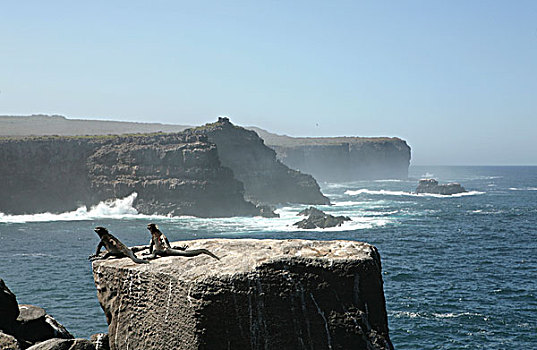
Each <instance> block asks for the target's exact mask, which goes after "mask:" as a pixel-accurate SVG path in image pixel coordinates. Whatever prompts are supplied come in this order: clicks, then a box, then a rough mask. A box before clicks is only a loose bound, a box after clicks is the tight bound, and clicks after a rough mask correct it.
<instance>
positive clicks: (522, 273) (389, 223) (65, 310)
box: [0, 166, 537, 349]
mask: <svg viewBox="0 0 537 350" xmlns="http://www.w3.org/2000/svg"><path fill="white" fill-rule="evenodd" d="M423 177H429V178H436V179H437V180H439V181H440V182H441V183H446V182H459V183H461V184H462V185H463V186H464V187H466V189H467V190H469V192H468V193H466V194H463V195H454V196H439V195H416V194H413V193H411V192H412V191H414V190H415V188H416V186H417V182H418V179H419V178H423ZM320 185H321V187H322V191H323V193H325V194H326V195H327V196H328V197H329V198H330V200H331V201H332V203H333V205H331V206H319V208H320V209H322V210H324V211H326V212H329V213H331V214H334V215H347V216H350V217H351V218H352V220H353V221H351V222H348V223H346V224H345V225H344V226H342V227H339V228H335V229H329V230H326V231H320V230H317V231H315V230H297V229H295V228H294V227H293V226H292V223H294V222H296V221H298V220H299V219H300V218H297V217H296V214H297V213H298V211H300V210H301V209H303V208H304V206H290V207H281V208H278V210H277V211H278V212H279V213H280V215H281V217H280V218H275V219H266V218H230V219H199V218H192V217H176V218H169V217H160V216H144V215H139V214H137V213H136V211H135V210H134V209H133V208H132V201H133V200H134V198H135V196H136V194H133V195H131V196H129V197H127V198H121V199H117V200H115V201H113V202H108V203H101V204H100V205H98V206H96V207H94V208H79V209H78V210H77V211H73V212H69V213H63V214H46V213H44V214H38V215H23V216H9V215H4V214H0V278H3V279H4V280H5V282H6V284H7V285H8V287H9V288H10V289H11V290H12V291H13V292H14V293H15V294H16V295H17V299H18V301H19V303H27V304H34V305H39V306H42V307H44V308H45V309H46V310H47V312H48V313H49V314H51V315H52V316H54V317H55V318H56V319H57V320H58V321H60V322H61V323H62V324H64V325H65V326H66V327H67V328H68V329H69V330H70V331H71V332H72V333H73V334H75V335H76V336H78V337H89V336H90V335H91V334H93V333H97V332H106V331H107V325H106V320H105V317H104V314H103V312H102V310H101V308H100V306H99V304H98V302H97V297H96V291H95V286H94V284H93V278H92V274H91V265H90V263H89V261H88V260H87V256H88V255H90V254H92V253H93V252H94V250H95V247H96V245H97V243H98V239H97V236H96V234H95V233H94V232H93V228H94V227H95V226H106V227H108V228H109V230H110V231H111V232H112V233H113V234H115V235H116V236H118V237H119V238H121V240H122V241H123V242H125V243H126V244H127V245H139V244H147V242H148V240H149V235H148V233H147V230H146V229H145V226H146V224H147V223H149V222H155V223H157V224H159V226H160V227H161V229H162V231H163V232H164V233H165V234H166V235H167V236H168V237H169V238H170V240H172V241H176V240H186V239H196V238H207V237H223V238H236V239H240V238H252V237H253V238H281V239H285V238H303V239H321V240H331V239H345V240H357V241H365V242H368V243H371V244H373V245H375V246H377V248H378V249H379V251H380V254H381V257H382V266H383V278H384V292H385V295H386V301H387V310H388V315H389V327H390V336H391V339H392V342H393V344H394V346H395V348H396V349H537V167H426V166H423V167H417V166H416V167H411V168H410V178H409V180H405V181H397V180H390V179H386V180H377V181H356V182H347V183H321V184H320Z"/></svg>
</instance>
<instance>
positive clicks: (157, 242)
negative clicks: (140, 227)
mask: <svg viewBox="0 0 537 350" xmlns="http://www.w3.org/2000/svg"><path fill="white" fill-rule="evenodd" d="M147 229H148V230H149V232H151V244H150V245H149V254H146V255H149V256H148V257H147V258H145V259H156V258H157V257H159V256H196V255H200V254H207V255H209V256H211V257H213V258H215V259H217V260H220V258H219V257H217V256H216V255H214V254H213V253H211V252H210V251H208V250H207V249H192V250H187V249H186V248H187V246H185V247H182V248H179V249H174V248H172V247H171V245H170V242H169V241H168V238H167V237H166V236H165V235H164V234H163V233H162V232H161V231H160V230H159V229H158V227H157V225H155V224H149V225H147Z"/></svg>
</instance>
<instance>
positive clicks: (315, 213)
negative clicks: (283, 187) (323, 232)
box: [293, 207, 351, 229]
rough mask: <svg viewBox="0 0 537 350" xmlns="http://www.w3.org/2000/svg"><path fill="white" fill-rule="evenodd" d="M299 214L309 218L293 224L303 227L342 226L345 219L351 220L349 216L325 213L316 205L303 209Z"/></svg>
mask: <svg viewBox="0 0 537 350" xmlns="http://www.w3.org/2000/svg"><path fill="white" fill-rule="evenodd" d="M298 215H303V216H307V218H305V219H303V220H300V221H299V222H295V223H294V224H293V225H294V226H297V227H298V228H302V229H315V228H329V227H336V226H341V225H342V224H343V223H344V222H345V221H351V218H349V217H348V216H342V215H340V216H334V215H330V214H327V213H325V212H324V211H322V210H319V209H317V208H315V207H309V208H308V209H304V210H302V211H301V212H300V213H298Z"/></svg>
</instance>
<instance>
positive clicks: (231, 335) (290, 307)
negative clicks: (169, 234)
mask: <svg viewBox="0 0 537 350" xmlns="http://www.w3.org/2000/svg"><path fill="white" fill-rule="evenodd" d="M180 243H181V244H185V243H186V244H189V245H190V247H191V248H193V249H195V248H206V249H209V250H210V251H212V252H213V253H214V254H216V255H217V256H219V257H220V258H221V260H220V261H217V260H215V259H212V258H210V257H208V256H205V255H200V256H197V257H194V258H183V257H165V258H160V259H157V260H153V261H151V263H150V264H135V263H133V262H132V261H131V260H130V259H126V258H124V259H112V260H100V261H94V262H93V263H92V267H93V275H94V279H95V285H96V287H97V296H98V298H99V302H100V304H101V306H102V308H103V310H104V312H105V314H106V317H107V320H108V324H109V328H108V330H109V333H108V335H109V343H110V349H112V350H116V349H178V350H181V349H211V350H218V349H278V350H280V349H393V346H392V344H391V342H390V338H389V334H388V324H387V315H386V307H385V299H384V293H383V282H382V275H381V262H380V256H379V254H378V252H377V249H376V248H375V247H373V246H371V245H369V244H366V243H360V242H354V241H306V240H255V239H205V240H196V241H190V242H180Z"/></svg>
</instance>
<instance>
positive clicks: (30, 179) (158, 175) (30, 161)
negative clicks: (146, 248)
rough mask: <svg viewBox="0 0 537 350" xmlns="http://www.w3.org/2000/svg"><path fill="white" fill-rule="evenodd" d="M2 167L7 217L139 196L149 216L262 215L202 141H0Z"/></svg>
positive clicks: (175, 137) (183, 136)
mask: <svg viewBox="0 0 537 350" xmlns="http://www.w3.org/2000/svg"><path fill="white" fill-rule="evenodd" d="M0 163H1V164H2V168H0V193H2V201H0V212H3V213H9V214H23V213H38V212H64V211H69V210H74V209H76V208H78V207H80V206H81V205H86V206H91V205H94V204H97V203H98V202H100V201H103V200H107V199H114V198H120V197H125V196H127V195H130V194H132V193H134V192H136V193H137V194H138V196H137V199H136V201H135V202H134V207H135V208H136V209H137V210H138V211H139V212H140V213H144V214H161V215H168V214H171V215H195V216H204V217H214V216H235V215H257V214H259V210H258V209H257V208H255V206H254V205H253V204H252V203H250V202H247V201H245V200H244V196H243V191H244V190H243V186H242V184H241V183H240V181H237V180H236V179H235V178H234V177H233V173H232V172H231V170H229V169H228V168H225V167H223V166H222V165H221V164H220V161H219V159H218V153H217V150H216V146H215V145H214V144H213V143H211V142H209V141H208V140H207V138H206V137H204V136H202V135H201V136H200V135H193V134H191V133H180V134H155V135H136V136H110V137H42V138H28V139H0Z"/></svg>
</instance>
